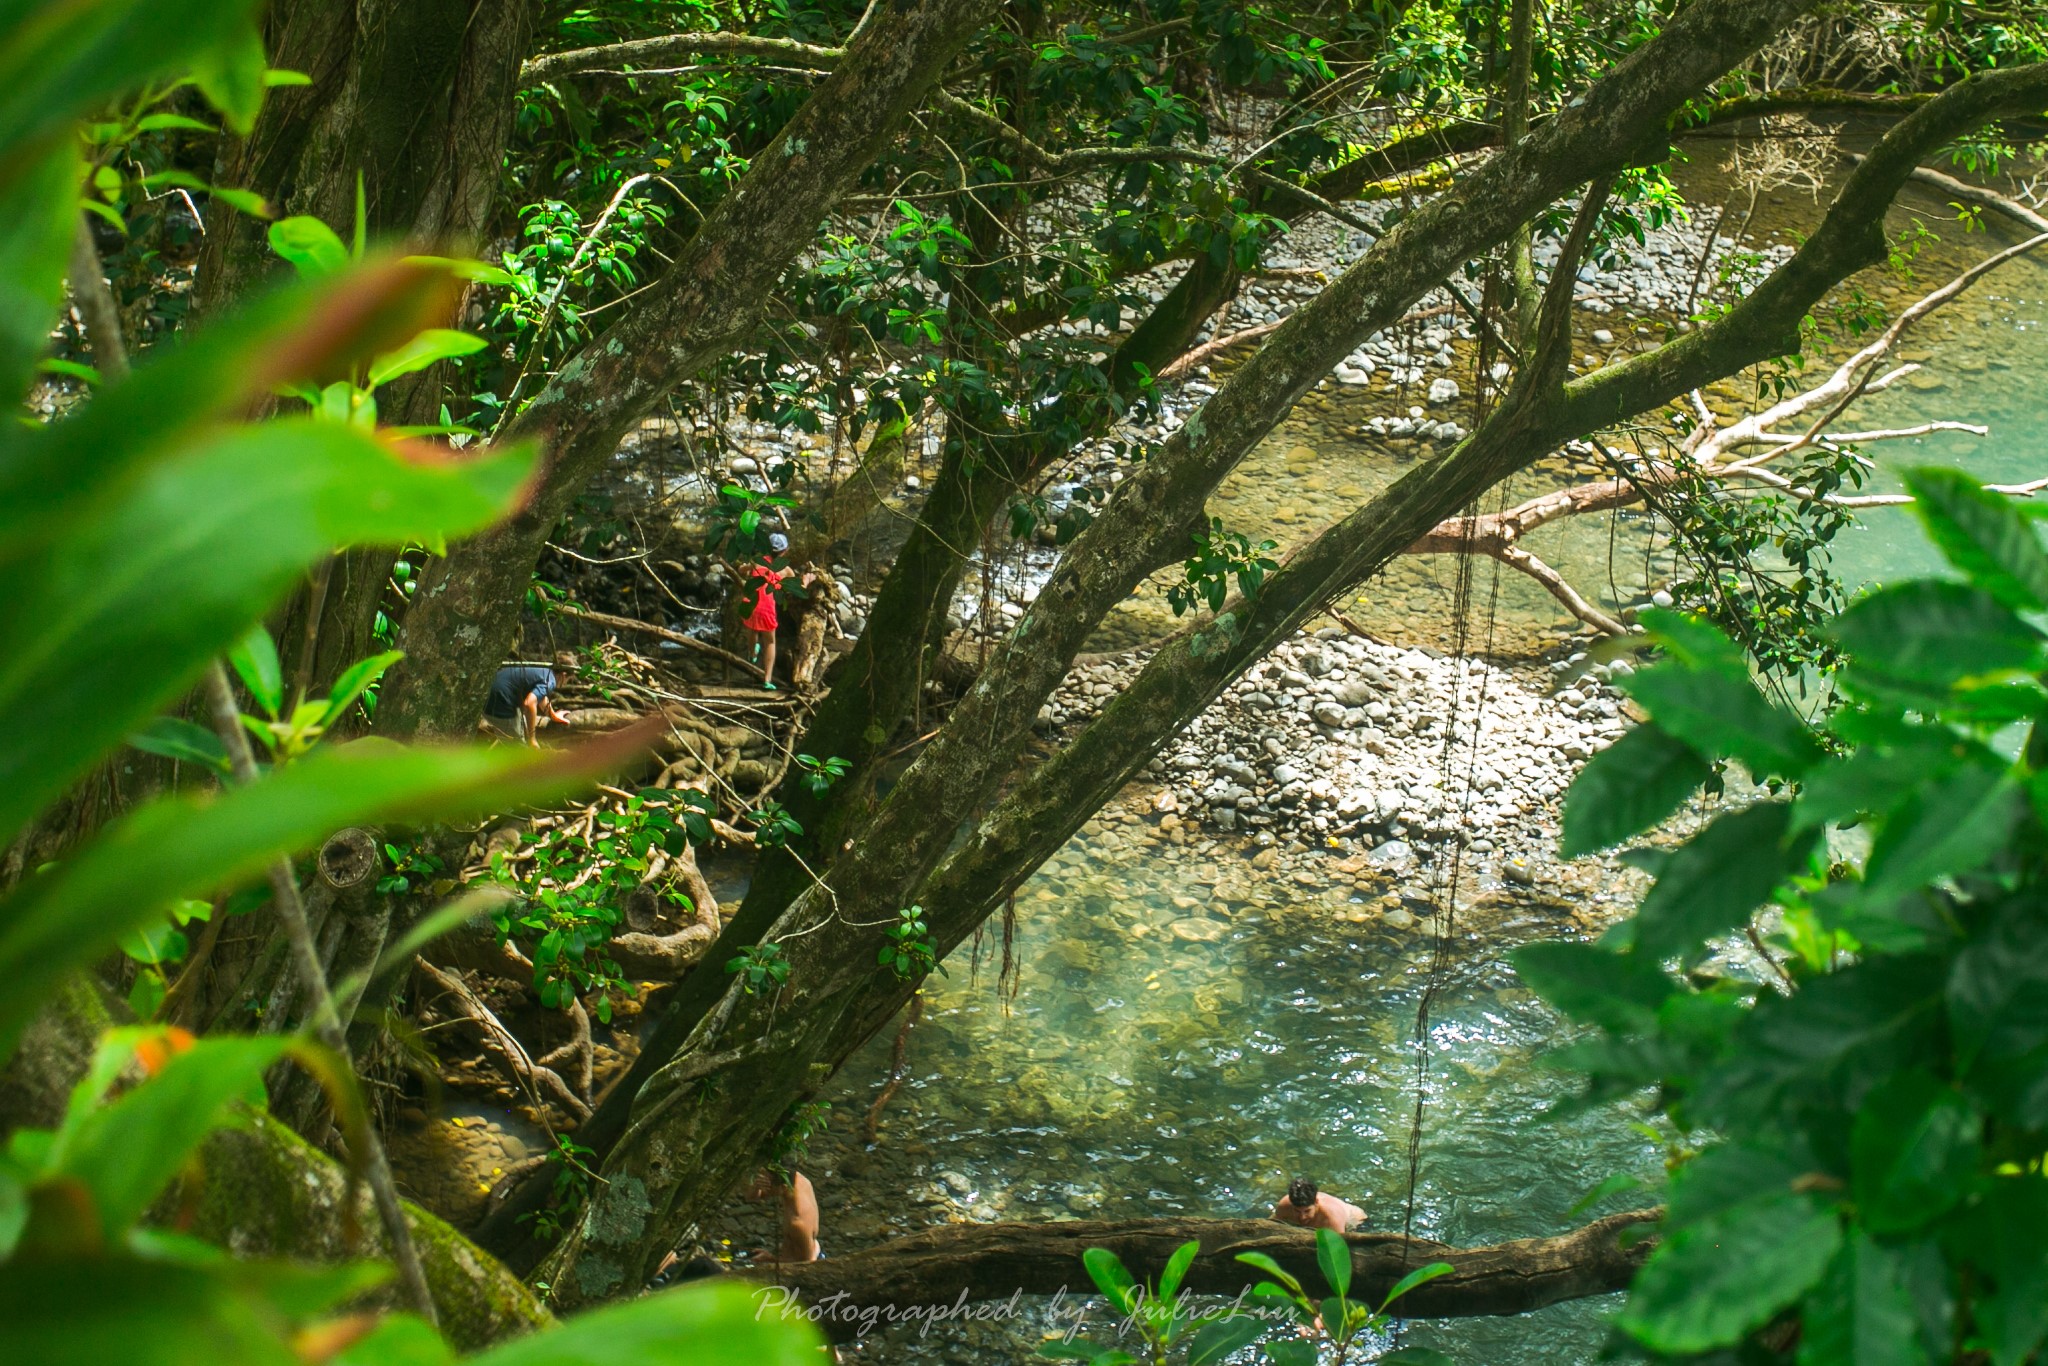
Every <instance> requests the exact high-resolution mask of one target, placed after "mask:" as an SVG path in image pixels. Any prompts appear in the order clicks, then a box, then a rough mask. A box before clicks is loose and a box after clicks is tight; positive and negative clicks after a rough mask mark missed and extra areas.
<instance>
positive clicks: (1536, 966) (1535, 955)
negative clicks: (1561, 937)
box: [1509, 941, 1672, 1034]
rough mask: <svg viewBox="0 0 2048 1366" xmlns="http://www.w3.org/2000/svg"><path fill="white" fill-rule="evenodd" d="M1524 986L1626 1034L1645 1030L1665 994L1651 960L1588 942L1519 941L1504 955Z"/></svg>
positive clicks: (1667, 983)
mask: <svg viewBox="0 0 2048 1366" xmlns="http://www.w3.org/2000/svg"><path fill="white" fill-rule="evenodd" d="M1509 957H1510V958H1511V959H1512V961H1513V962H1514V965H1515V971H1516V972H1517V973H1519V974H1521V978H1522V980H1523V981H1524V982H1526V983H1527V984H1528V985H1529V988H1530V990H1532V991H1534V992H1535V993H1536V994H1537V995H1538V996H1541V997H1542V998H1543V999H1544V1000H1546V1001H1548V1002H1550V1004H1551V1005H1553V1006H1556V1007H1557V1008H1558V1009H1559V1010H1561V1011H1563V1012H1564V1013H1565V1014H1566V1015H1568V1016H1570V1017H1571V1018H1573V1019H1575V1020H1586V1021H1590V1022H1591V1023H1593V1024H1597V1025H1599V1026H1601V1027H1602V1028H1603V1029H1608V1030H1612V1031H1613V1032H1614V1033H1617V1034H1627V1033H1632V1032H1634V1031H1638V1030H1646V1029H1648V1028H1650V1026H1651V1025H1652V1024H1653V1023H1654V1022H1655V1020H1656V1018H1657V1008H1658V1007H1659V1006H1661V1005H1663V1004H1664V1002H1665V1000H1666V999H1667V998H1668V997H1669V996H1670V995H1671V991H1672V984H1671V979H1670V978H1669V977H1667V976H1665V975H1664V970H1663V968H1661V967H1660V966H1658V964H1657V961H1656V959H1654V958H1651V957H1646V956H1644V955H1641V954H1637V953H1634V952H1628V953H1615V952H1613V951H1611V950H1608V949H1603V948H1600V947H1598V946H1597V945H1593V944H1575V943H1567V942H1561V941H1552V942H1548V943H1536V944H1524V945H1523V946H1522V947H1521V948H1519V949H1516V950H1515V951H1514V952H1513V953H1512V954H1510V955H1509Z"/></svg>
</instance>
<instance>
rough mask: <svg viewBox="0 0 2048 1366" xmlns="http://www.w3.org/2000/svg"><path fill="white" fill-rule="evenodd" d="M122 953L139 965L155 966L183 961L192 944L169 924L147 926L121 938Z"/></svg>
mask: <svg viewBox="0 0 2048 1366" xmlns="http://www.w3.org/2000/svg"><path fill="white" fill-rule="evenodd" d="M120 945H121V952H123V953H125V954H127V955H128V956H129V957H130V958H133V959H134V960H135V961H136V962H138V963H147V964H150V965H151V966H155V965H157V964H161V963H176V962H181V961H183V959H184V957H185V955H186V953H187V952H188V951H190V949H191V944H190V943H189V942H188V941H187V940H186V938H185V936H184V935H182V934H180V933H179V932H178V931H176V930H174V929H172V928H171V927H170V926H169V925H168V924H162V925H145V926H143V927H142V928H141V929H138V930H133V931H130V932H129V933H127V934H124V935H122V936H121V939H120Z"/></svg>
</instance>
